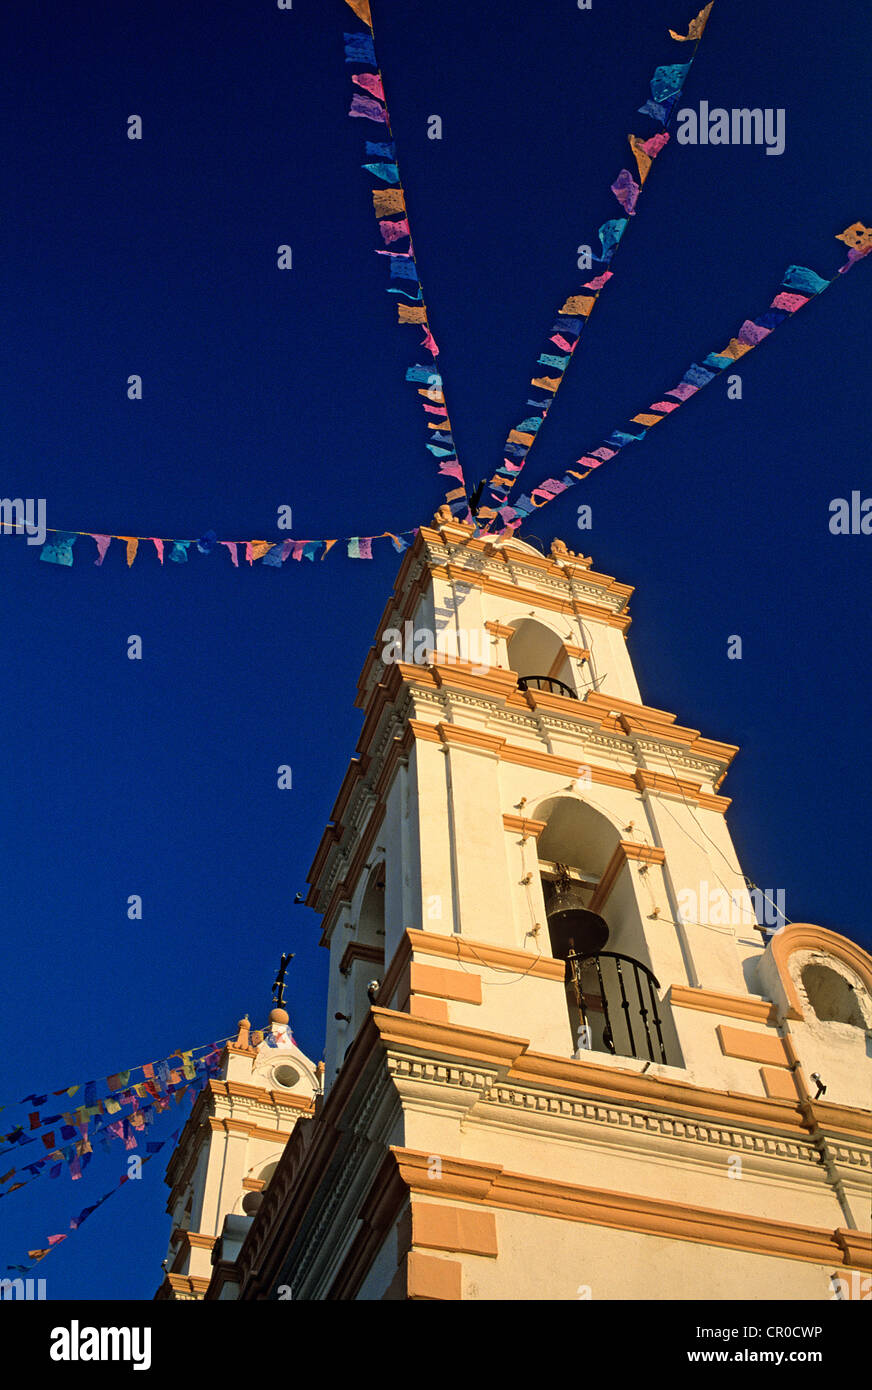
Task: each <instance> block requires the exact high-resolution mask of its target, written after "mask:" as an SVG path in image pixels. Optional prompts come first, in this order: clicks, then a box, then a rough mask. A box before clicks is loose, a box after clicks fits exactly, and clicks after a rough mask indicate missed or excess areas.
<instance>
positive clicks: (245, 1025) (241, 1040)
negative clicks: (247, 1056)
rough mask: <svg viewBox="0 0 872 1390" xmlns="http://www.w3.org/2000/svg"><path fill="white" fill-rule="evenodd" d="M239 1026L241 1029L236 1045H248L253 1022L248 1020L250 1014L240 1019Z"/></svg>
mask: <svg viewBox="0 0 872 1390" xmlns="http://www.w3.org/2000/svg"><path fill="white" fill-rule="evenodd" d="M237 1027H238V1029H239V1032H238V1033H237V1035H236V1044H235V1045H236V1047H248V1035H249V1032H250V1030H251V1024H250V1023H249V1021H248V1014H246V1015H245V1017H244V1018H241V1019H240V1020H239V1023H238V1024H237Z"/></svg>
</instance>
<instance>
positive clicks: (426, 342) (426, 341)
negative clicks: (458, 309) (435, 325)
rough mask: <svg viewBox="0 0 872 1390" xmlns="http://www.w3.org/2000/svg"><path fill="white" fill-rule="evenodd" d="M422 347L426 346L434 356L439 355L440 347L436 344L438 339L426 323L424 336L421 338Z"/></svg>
mask: <svg viewBox="0 0 872 1390" xmlns="http://www.w3.org/2000/svg"><path fill="white" fill-rule="evenodd" d="M421 347H425V348H426V349H427V351H428V352H429V353H431V354H432V355H433V357H438V356H439V348H438V347H437V346H436V339H435V338H434V337H433V334H432V333H431V332H430V329H429V328H428V327H427V325H426V324H425V325H424V336H423V338H422V339H421Z"/></svg>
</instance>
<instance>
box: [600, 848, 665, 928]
mask: <svg viewBox="0 0 872 1390" xmlns="http://www.w3.org/2000/svg"><path fill="white" fill-rule="evenodd" d="M631 859H635V860H639V861H640V862H641V863H643V864H663V863H664V862H665V860H666V851H665V849H660V848H658V847H657V846H655V845H639V844H636V843H635V842H634V841H632V840H620V841H619V842H618V844H617V845H616V847H615V850H614V852H613V854H612V857H611V859H610V860H609V862H608V864H607V865H606V867H605V870H604V872H603V876H602V878H601V879H600V881H599V883H598V884H597V886H596V889H595V890H594V895H593V897H592V898H591V900H590V910H591V912H602V910H603V907H604V906H605V904H606V902H607V901H608V899H609V897H610V896H611V892H612V889H613V888H614V886H615V884H616V883H617V881H618V876H619V874H620V872H621V870H622V869H623V867H624V865H625V864H628V863H629V862H630V860H631Z"/></svg>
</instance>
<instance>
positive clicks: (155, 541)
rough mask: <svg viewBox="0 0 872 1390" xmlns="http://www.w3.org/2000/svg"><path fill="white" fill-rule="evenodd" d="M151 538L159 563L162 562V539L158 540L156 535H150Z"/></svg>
mask: <svg viewBox="0 0 872 1390" xmlns="http://www.w3.org/2000/svg"><path fill="white" fill-rule="evenodd" d="M151 540H152V544H153V546H154V548H155V550H156V551H157V558H158V559H159V560H160V562H161V564H163V541H162V540H160V539H159V538H158V537H157V536H152V538H151Z"/></svg>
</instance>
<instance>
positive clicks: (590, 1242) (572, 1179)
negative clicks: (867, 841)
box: [234, 509, 872, 1300]
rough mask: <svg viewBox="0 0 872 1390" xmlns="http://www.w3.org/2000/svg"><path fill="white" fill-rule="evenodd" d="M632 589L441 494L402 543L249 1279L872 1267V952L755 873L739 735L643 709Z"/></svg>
mask: <svg viewBox="0 0 872 1390" xmlns="http://www.w3.org/2000/svg"><path fill="white" fill-rule="evenodd" d="M631 594H632V590H631V589H630V588H629V587H628V586H627V585H625V584H622V583H619V582H618V581H617V580H616V579H614V578H611V577H610V576H608V575H604V574H600V573H599V572H597V571H596V570H595V569H594V568H593V566H592V563H591V561H590V560H589V559H588V558H586V557H584V556H581V555H576V554H573V553H572V552H571V551H569V550H568V549H567V547H566V546H565V545H563V544H562V543H561V542H555V543H554V545H553V546H552V549H551V554H550V555H549V556H548V557H545V556H543V555H541V554H540V553H539V552H537V551H536V550H535V549H534V548H533V547H532V546H530V545H528V544H525V543H524V542H522V541H519V540H517V539H510V540H502V541H499V540H493V539H488V538H487V537H485V538H479V537H475V536H474V535H473V532H472V528H471V527H469V526H464V525H462V524H459V523H457V522H455V521H454V520H453V519H452V518H451V516H450V514H446V512H445V510H444V509H442V510H441V511H440V513H437V516H436V517H435V518H434V522H433V524H432V526H430V527H425V528H422V529H421V531H420V532H419V533H418V536H417V538H416V541H415V544H414V545H413V546H412V547H411V548H410V550H409V551H408V552H407V553H406V555H405V557H404V561H403V564H402V566H401V569H400V572H399V576H398V578H397V582H396V585H395V588H394V592H393V595H392V597H391V599H390V600H389V602H388V604H387V606H386V608H385V610H384V613H383V615H382V619H381V621H380V623H379V626H378V629H377V632H376V635H375V640H374V642H373V645H372V647H371V650H370V652H369V655H368V657H367V659H366V661H365V663H364V667H363V671H362V674H361V677H360V681H359V684H358V693H357V703H358V705H359V707H360V708H361V710H362V711H363V715H364V722H363V728H362V732H361V736H360V740H359V742H358V747H357V751H356V756H355V757H354V758H353V759H352V762H351V764H350V767H349V769H348V772H347V774H346V776H345V778H344V780H343V783H342V786H341V788H340V790H339V794H338V797H337V799H336V803H335V805H334V807H333V812H332V816H331V823H330V825H329V826H328V828H327V830H326V831H325V833H324V836H323V838H322V840H321V844H320V847H319V849H318V852H317V854H316V857H315V861H314V863H313V866H312V869H311V871H310V883H311V892H310V894H309V898H308V902H309V904H310V906H312V907H314V908H316V909H317V910H318V911H319V912H320V913H321V914H322V915H323V936H322V944H323V945H324V946H325V947H326V948H327V949H328V950H329V952H330V976H329V979H330V984H329V999H328V1009H327V1044H326V1053H325V1057H326V1064H325V1065H326V1070H325V1098H324V1100H323V1103H319V1109H318V1112H317V1115H316V1117H315V1119H314V1120H313V1122H312V1123H311V1124H308V1125H306V1126H298V1127H297V1129H296V1130H295V1132H294V1133H293V1135H292V1136H291V1138H290V1140H289V1142H288V1144H287V1146H286V1149H285V1152H284V1155H283V1157H282V1159H281V1162H280V1163H279V1166H278V1169H277V1171H276V1174H275V1176H274V1178H273V1180H272V1182H271V1184H270V1187H269V1189H268V1190H267V1192H266V1194H265V1196H264V1200H263V1204H262V1206H261V1208H260V1210H259V1211H258V1212H257V1214H256V1216H255V1218H254V1224H253V1227H252V1230H251V1232H250V1234H249V1236H248V1238H247V1239H246V1242H245V1244H244V1245H243V1247H242V1249H241V1252H240V1254H239V1258H238V1261H237V1267H236V1273H235V1275H234V1278H235V1281H236V1284H235V1287H236V1288H238V1291H239V1296H240V1297H242V1298H270V1297H273V1298H277V1297H293V1298H295V1299H296V1298H303V1299H313V1298H331V1299H337V1298H354V1299H364V1300H367V1299H405V1298H427V1299H451V1300H458V1299H475V1298H482V1299H491V1298H500V1299H502V1298H505V1299H510V1298H511V1299H543V1298H547V1299H575V1298H578V1297H581V1296H585V1297H596V1298H622V1299H623V1298H629V1299H632V1298H657V1297H662V1298H678V1299H680V1298H688V1297H693V1298H707V1297H708V1298H742V1299H747V1298H764V1297H766V1298H768V1297H771V1296H772V1295H773V1290H774V1289H778V1290H780V1291H781V1292H782V1293H783V1296H784V1297H787V1298H812V1299H814V1298H820V1299H825V1298H831V1297H833V1288H834V1285H833V1282H832V1281H833V1280H834V1279H835V1280H838V1279H843V1278H847V1277H848V1275H847V1273H846V1271H848V1272H853V1273H857V1272H858V1271H861V1270H863V1269H865V1268H866V1266H867V1265H868V1263H869V1260H870V1254H872V1240H870V1235H869V1215H868V1207H869V1203H868V1164H869V1160H870V1154H872V1139H870V1123H869V1121H870V1117H869V1114H868V1094H869V1067H870V1063H869V1060H868V1058H867V1047H868V1042H869V1039H870V1036H872V1031H870V1030H872V961H870V958H869V957H868V956H867V955H866V954H865V953H864V952H863V951H861V950H860V949H859V947H857V946H856V945H855V944H854V943H853V942H851V941H850V940H848V939H847V938H845V937H843V936H840V935H838V934H837V933H834V932H830V931H826V930H824V929H823V928H820V927H816V926H812V925H809V924H791V925H784V924H783V923H782V922H780V921H779V920H778V918H776V919H775V920H774V921H772V920H771V919H770V918H769V916H768V915H767V914H768V913H769V911H770V903H769V901H768V899H764V898H759V895H758V897H757V898H755V897H752V895H751V893H750V892H749V889H748V886H747V885H746V882H745V879H744V877H743V874H742V872H741V868H740V866H739V863H738V860H737V856H736V851H735V847H734V846H733V843H732V840H731V837H730V834H729V830H728V828H727V823H726V819H725V817H726V812H727V810H728V807H729V805H730V802H729V798H728V797H726V796H725V795H724V794H723V792H722V790H721V788H722V784H723V781H724V778H725V776H726V774H727V771H728V769H729V766H730V763H731V761H732V759H733V757H734V756H735V754H736V751H737V750H736V748H735V747H734V746H732V745H731V744H728V743H724V742H721V741H720V740H718V739H715V738H711V737H708V736H707V735H704V734H702V733H701V732H699V731H698V730H696V729H694V728H690V727H686V726H685V725H683V724H680V723H679V722H678V720H677V717H676V715H675V714H673V713H670V712H668V711H665V710H662V709H660V708H658V707H656V706H652V705H647V704H645V703H643V701H642V697H641V693H640V691H639V688H638V685H637V683H636V679H635V675H634V672H633V667H632V663H631V660H630V655H629V651H628V647H627V632H628V628H629V625H630V616H629V611H628V610H629V602H630V598H631ZM755 892H756V890H755ZM774 906H776V907H777V906H778V904H777V902H776V903H774ZM767 924H768V925H767ZM768 926H777V928H778V929H777V930H775V931H770V930H768ZM814 1078H817V1079H814ZM821 1086H824V1087H825V1090H822V1089H821ZM858 1277H859V1275H858ZM579 1289H586V1290H588V1292H587V1293H586V1294H580V1293H579V1292H578V1290H579Z"/></svg>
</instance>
